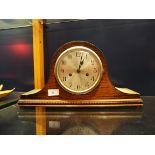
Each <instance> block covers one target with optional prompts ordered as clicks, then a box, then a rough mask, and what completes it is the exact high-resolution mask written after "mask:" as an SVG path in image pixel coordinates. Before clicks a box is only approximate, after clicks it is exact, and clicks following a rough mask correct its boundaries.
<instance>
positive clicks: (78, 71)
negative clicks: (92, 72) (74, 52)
mask: <svg viewBox="0 0 155 155" xmlns="http://www.w3.org/2000/svg"><path fill="white" fill-rule="evenodd" d="M83 63H84V59H83V60H82V56H81V60H80V64H79V68H78V69H77V73H80V69H81V66H82V65H83Z"/></svg>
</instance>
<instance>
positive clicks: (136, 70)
mask: <svg viewBox="0 0 155 155" xmlns="http://www.w3.org/2000/svg"><path fill="white" fill-rule="evenodd" d="M44 32H45V33H44V42H45V43H44V45H45V77H46V80H47V77H48V72H49V65H50V60H51V57H52V55H53V54H54V52H55V51H56V50H57V49H58V48H59V47H60V46H61V45H62V44H64V43H66V42H68V41H73V40H84V41H88V42H91V43H93V44H95V45H96V46H97V47H98V48H100V49H101V50H102V51H103V52H104V55H105V57H106V59H107V61H108V68H109V74H110V78H111V79H112V81H113V83H114V84H115V85H116V86H120V87H128V88H130V89H133V90H136V91H138V92H140V93H141V94H142V95H155V80H154V79H155V20H97V19H96V20H80V21H70V22H60V23H51V24H45V25H44ZM31 33H32V28H31V27H27V28H18V29H11V30H3V31H0V83H4V84H5V85H6V88H10V87H13V86H14V87H16V89H17V90H19V91H27V90H30V89H33V54H32V35H31ZM15 40H17V41H16V42H15ZM12 41H13V42H14V43H17V42H20V43H22V44H23V43H24V44H26V45H27V46H28V47H29V48H28V47H27V46H26V47H24V46H23V48H22V49H26V48H27V50H25V51H29V52H25V55H24V54H23V55H22V56H21V55H20V56H19V55H18V56H17V53H18V52H17V53H16V54H15V53H13V52H11V50H10V48H8V47H7V46H8V45H9V44H12ZM4 44H5V46H6V47H5V48H4ZM16 50H17V49H16ZM6 53H7V54H6ZM23 53H24V52H23ZM26 53H27V54H26ZM18 54H19V53H18ZM9 66H11V68H10V67H9ZM12 74H14V76H10V75H12ZM4 75H7V78H6V76H4ZM15 75H16V76H15Z"/></svg>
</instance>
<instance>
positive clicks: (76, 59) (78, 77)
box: [54, 46, 103, 94]
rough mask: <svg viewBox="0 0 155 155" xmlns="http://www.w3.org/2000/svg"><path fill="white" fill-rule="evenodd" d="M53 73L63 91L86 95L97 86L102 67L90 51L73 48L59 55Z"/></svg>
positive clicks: (97, 58)
mask: <svg viewBox="0 0 155 155" xmlns="http://www.w3.org/2000/svg"><path fill="white" fill-rule="evenodd" d="M54 72H55V77H56V79H57V81H58V83H59V84H60V86H61V87H62V88H63V89H65V90H66V91H68V92H70V93H73V94H86V93H88V92H90V91H92V90H93V89H94V88H95V87H96V86H97V85H98V84H99V82H100V80H101V78H102V75H103V66H102V62H101V60H100V58H99V57H98V55H97V54H96V53H95V52H94V51H93V50H92V49H89V48H87V47H84V46H74V47H71V48H68V49H66V50H65V51H63V52H62V53H61V54H60V56H59V57H58V59H57V61H56V64H55V69H54Z"/></svg>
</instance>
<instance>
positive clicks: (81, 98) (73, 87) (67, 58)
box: [18, 41, 143, 107]
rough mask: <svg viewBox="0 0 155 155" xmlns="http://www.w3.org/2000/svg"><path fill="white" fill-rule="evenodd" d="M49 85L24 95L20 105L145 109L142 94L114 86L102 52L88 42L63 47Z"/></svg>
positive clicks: (51, 73)
mask: <svg viewBox="0 0 155 155" xmlns="http://www.w3.org/2000/svg"><path fill="white" fill-rule="evenodd" d="M50 65H51V66H50V74H49V78H48V82H47V84H46V85H45V87H44V88H43V89H42V90H32V91H30V92H27V93H25V94H23V95H22V96H21V99H20V100H19V102H18V104H19V105H20V106H45V107H119V106H142V105H143V104H142V99H141V98H140V94H139V93H137V92H135V91H132V90H130V89H127V88H117V87H114V86H113V84H112V82H111V81H110V79H109V76H108V69H107V62H106V59H105V57H104V55H103V52H102V51H101V50H100V49H99V48H97V47H96V46H95V45H93V44H91V43H88V42H86V41H72V42H68V43H66V44H64V45H62V46H61V47H60V48H59V49H58V50H57V52H56V53H55V55H54V57H53V58H52V61H51V64H50Z"/></svg>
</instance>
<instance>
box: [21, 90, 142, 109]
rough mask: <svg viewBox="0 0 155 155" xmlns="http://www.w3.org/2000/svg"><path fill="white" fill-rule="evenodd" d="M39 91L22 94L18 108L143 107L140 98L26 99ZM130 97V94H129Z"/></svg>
mask: <svg viewBox="0 0 155 155" xmlns="http://www.w3.org/2000/svg"><path fill="white" fill-rule="evenodd" d="M117 89H118V90H123V91H124V90H125V91H126V92H128V93H129V92H130V94H131V93H133V95H134V94H137V93H136V92H134V91H132V90H129V89H127V88H124V89H123V88H117ZM39 91H40V90H37V89H34V90H32V91H30V92H27V93H25V94H23V95H22V96H25V99H20V100H19V102H18V105H19V106H23V107H27V106H32V107H34V106H39V107H81V108H82V107H90V108H91V107H92V108H93V107H141V106H143V101H142V99H141V98H106V99H90V100H88V99H87V100H86V99H82V100H69V99H67V100H62V99H59V100H58V99H57V100H55V99H51V100H50V99H39V98H38V99H28V96H29V95H30V94H31V95H32V94H36V93H37V92H39ZM131 95H132V94H131Z"/></svg>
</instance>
